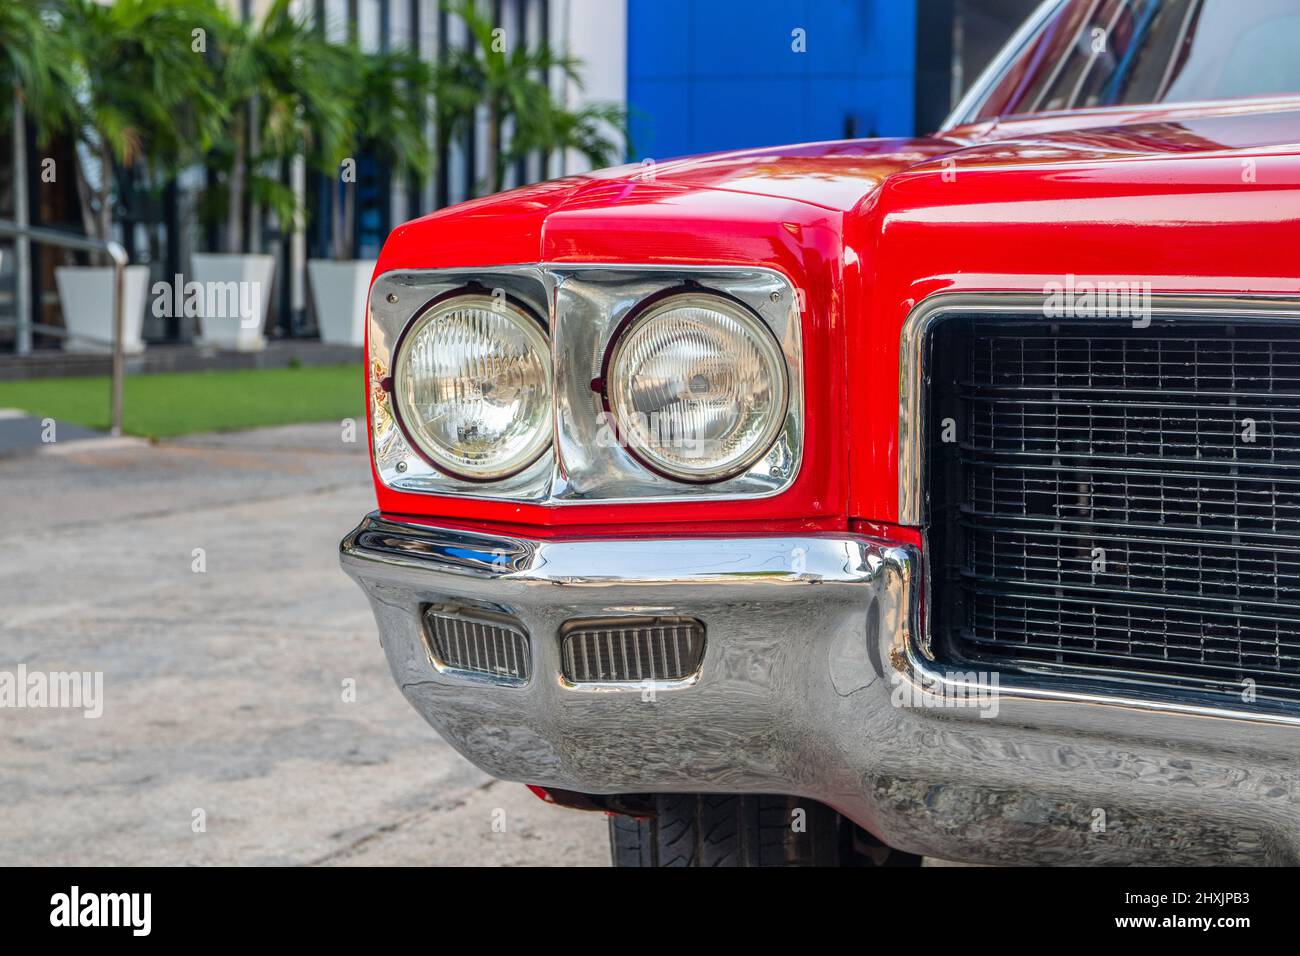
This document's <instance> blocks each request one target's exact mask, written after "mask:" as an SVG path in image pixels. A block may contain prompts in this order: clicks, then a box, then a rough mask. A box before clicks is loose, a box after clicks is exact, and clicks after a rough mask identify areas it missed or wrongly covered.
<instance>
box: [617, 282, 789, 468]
mask: <svg viewBox="0 0 1300 956" xmlns="http://www.w3.org/2000/svg"><path fill="white" fill-rule="evenodd" d="M604 386H605V396H606V402H607V405H608V408H609V412H610V413H611V414H612V415H613V416H614V420H615V423H616V425H617V427H618V433H619V436H620V438H621V439H622V441H623V442H624V443H625V445H626V447H627V449H628V451H629V452H631V453H632V454H633V455H634V456H635V457H636V458H637V459H639V460H640V461H641V463H642V464H643V465H645V466H646V467H648V468H650V469H651V470H653V471H657V472H660V473H662V474H666V475H668V476H669V477H671V478H676V479H679V480H682V481H720V480H722V479H724V478H730V477H732V476H733V475H738V474H740V473H741V472H743V471H747V470H748V469H749V468H750V467H752V466H753V464H754V463H755V462H756V461H758V460H759V459H760V458H762V457H763V456H764V455H765V454H767V451H768V449H769V448H771V447H772V442H773V441H775V440H776V436H777V435H778V434H779V433H780V431H781V427H782V424H783V423H784V420H785V408H786V391H787V384H786V374H785V359H784V357H783V356H782V354H781V349H780V346H779V345H778V344H777V341H776V339H775V338H773V336H772V333H771V332H770V331H768V329H767V326H765V325H764V324H763V323H762V321H761V320H760V319H759V318H758V317H757V316H756V315H754V314H753V313H752V312H750V311H749V309H747V308H746V307H745V306H744V305H742V304H740V303H739V302H735V301H733V300H731V299H728V298H725V297H723V296H720V295H716V294H712V293H705V292H700V293H694V292H687V293H677V294H672V295H668V296H665V297H664V298H662V299H660V300H658V301H657V302H655V303H653V304H651V305H649V306H648V307H645V308H643V309H641V310H640V312H639V313H638V314H634V316H633V317H632V319H631V321H629V322H628V323H627V325H626V327H625V328H624V329H623V330H622V331H621V333H620V334H619V335H618V336H617V337H616V338H615V340H614V343H613V347H612V348H611V349H610V351H609V353H608V356H607V363H606V367H605V371H604Z"/></svg>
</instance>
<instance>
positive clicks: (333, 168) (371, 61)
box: [316, 46, 434, 260]
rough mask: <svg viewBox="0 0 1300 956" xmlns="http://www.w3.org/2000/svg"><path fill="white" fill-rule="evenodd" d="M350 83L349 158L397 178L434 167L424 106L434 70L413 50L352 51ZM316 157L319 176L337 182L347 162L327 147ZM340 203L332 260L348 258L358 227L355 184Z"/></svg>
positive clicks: (348, 185)
mask: <svg viewBox="0 0 1300 956" xmlns="http://www.w3.org/2000/svg"><path fill="white" fill-rule="evenodd" d="M349 52H350V54H351V58H352V60H351V71H350V79H349V81H348V84H347V85H348V87H349V88H350V89H349V92H350V93H351V96H350V97H349V98H348V109H349V111H350V113H351V115H352V116H353V117H355V122H356V128H355V131H354V137H355V139H354V142H353V144H352V147H351V149H350V151H349V152H350V155H353V156H355V155H357V154H365V155H367V156H370V157H371V158H372V159H374V160H376V161H378V162H379V163H382V164H383V165H384V166H386V167H387V168H388V169H389V171H390V172H391V173H392V174H393V175H395V176H400V175H403V174H406V173H411V174H414V175H415V176H418V177H423V176H425V175H427V174H428V172H429V168H430V166H431V165H432V152H431V150H430V148H429V143H428V140H427V139H426V137H425V132H424V131H425V126H424V101H425V98H426V97H427V95H428V92H429V90H430V88H431V87H432V84H433V81H434V71H433V68H432V67H431V66H430V65H429V64H428V63H426V62H425V61H424V60H422V59H421V58H420V55H419V52H418V51H415V50H401V49H399V50H386V51H383V52H381V53H364V52H362V51H361V50H360V49H359V48H357V47H355V46H353V47H351V48H349ZM328 145H329V146H333V147H334V152H333V153H332V154H331V153H330V152H329V151H328V149H327V150H325V151H322V152H319V153H318V155H317V157H316V158H317V163H318V165H319V166H320V168H321V169H322V171H324V172H326V173H328V174H329V175H331V176H337V175H338V171H339V166H340V164H341V162H342V160H343V159H344V158H345V157H344V156H343V155H340V149H339V147H343V146H346V145H347V144H341V143H331V144H328ZM342 187H343V189H342V201H340V202H335V203H334V204H333V223H332V228H331V237H332V241H331V246H332V248H331V250H330V251H331V254H332V255H333V257H334V258H335V259H336V260H342V259H348V258H351V240H352V234H353V230H354V228H355V225H356V183H355V182H345V183H343V184H342Z"/></svg>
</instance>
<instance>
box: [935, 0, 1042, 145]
mask: <svg viewBox="0 0 1300 956" xmlns="http://www.w3.org/2000/svg"><path fill="white" fill-rule="evenodd" d="M1067 2H1068V0H1043V2H1042V3H1040V4H1039V5H1038V7H1037V8H1036V9H1035V10H1034V12H1033V13H1031V14H1030V15H1029V18H1028V19H1027V20H1025V22H1024V23H1022V24H1021V25H1020V28H1019V29H1018V30H1016V32H1015V33H1013V34H1012V35H1011V39H1010V40H1008V41H1007V42H1006V45H1004V46H1003V47H1002V49H1001V50H1000V51H998V55H997V56H995V57H994V58H993V62H991V63H990V64H989V65H988V66H986V67H985V68H984V72H983V73H981V74H980V75H979V77H978V78H976V80H975V82H974V84H972V85H971V88H970V89H969V90H967V91H966V93H965V94H964V95H963V96H962V98H961V100H960V101H959V102H958V103H957V105H956V106H955V107H953V109H952V112H951V113H949V114H948V118H947V119H945V120H944V121H943V125H942V126H940V127H939V129H938V132H940V133H946V132H947V131H948V130H950V129H952V128H953V127H954V126H961V125H963V124H964V123H969V122H970V118H971V116H973V115H974V114H975V112H976V111H977V110H978V109H979V107H980V105H981V104H982V103H983V102H984V99H985V97H987V96H988V95H989V93H991V92H992V91H993V88H994V87H995V86H997V85H998V83H999V81H1001V79H1002V77H1003V75H1004V74H1005V73H1006V72H1007V70H1008V68H1010V66H1011V64H1012V63H1014V62H1015V60H1016V58H1017V57H1019V56H1020V54H1021V53H1023V52H1024V51H1025V49H1026V48H1027V47H1028V46H1029V44H1030V43H1032V42H1033V41H1034V40H1036V39H1037V38H1038V34H1039V32H1040V31H1041V30H1042V29H1043V27H1044V26H1045V25H1046V24H1047V21H1048V20H1050V19H1051V18H1052V17H1053V16H1054V15H1055V14H1056V13H1057V12H1058V11H1059V10H1060V8H1062V7H1064V6H1065V4H1066V3H1067Z"/></svg>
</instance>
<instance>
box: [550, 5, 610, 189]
mask: <svg viewBox="0 0 1300 956" xmlns="http://www.w3.org/2000/svg"><path fill="white" fill-rule="evenodd" d="M551 17H552V22H551V29H552V38H551V42H552V44H554V46H555V47H556V48H557V49H560V50H565V51H566V52H567V53H568V54H569V55H570V56H573V57H576V58H577V59H579V60H581V61H582V62H581V65H580V66H579V71H578V72H579V75H580V76H581V77H582V80H583V89H581V90H580V89H578V87H577V86H576V85H575V84H573V83H567V84H561V91H562V93H563V95H564V99H565V102H566V104H567V105H568V106H569V108H570V109H573V108H575V107H578V106H581V105H583V104H584V103H594V102H610V101H612V102H614V103H619V104H623V105H625V104H626V103H627V0H558V2H554V6H553V8H552V13H551ZM590 168H591V166H590V164H589V163H588V162H587V161H586V159H584V158H583V157H582V156H581V155H580V154H578V153H575V152H573V151H570V152H569V154H568V155H567V156H565V157H564V168H563V169H561V170H559V172H560V173H578V172H586V171H587V170H588V169H590Z"/></svg>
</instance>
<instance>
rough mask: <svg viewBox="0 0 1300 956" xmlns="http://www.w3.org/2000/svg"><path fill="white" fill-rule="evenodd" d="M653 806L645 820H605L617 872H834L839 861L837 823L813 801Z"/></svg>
mask: <svg viewBox="0 0 1300 956" xmlns="http://www.w3.org/2000/svg"><path fill="white" fill-rule="evenodd" d="M652 803H653V805H652V808H651V810H652V812H651V813H650V814H649V815H647V816H644V817H630V816H622V815H611V816H610V818H609V842H610V850H611V855H612V857H613V862H614V865H615V866H653V867H660V866H838V865H839V864H840V863H841V860H842V853H841V846H842V843H843V836H844V834H843V829H844V825H843V822H842V818H841V817H840V815H839V814H838V813H836V812H835V811H834V810H832V809H831V808H830V807H827V806H825V805H823V804H820V803H817V802H816V801H813V800H805V799H803V798H801V797H783V796H744V797H739V796H725V795H718V794H660V795H658V796H655V797H654V798H652ZM800 811H802V812H800Z"/></svg>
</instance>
